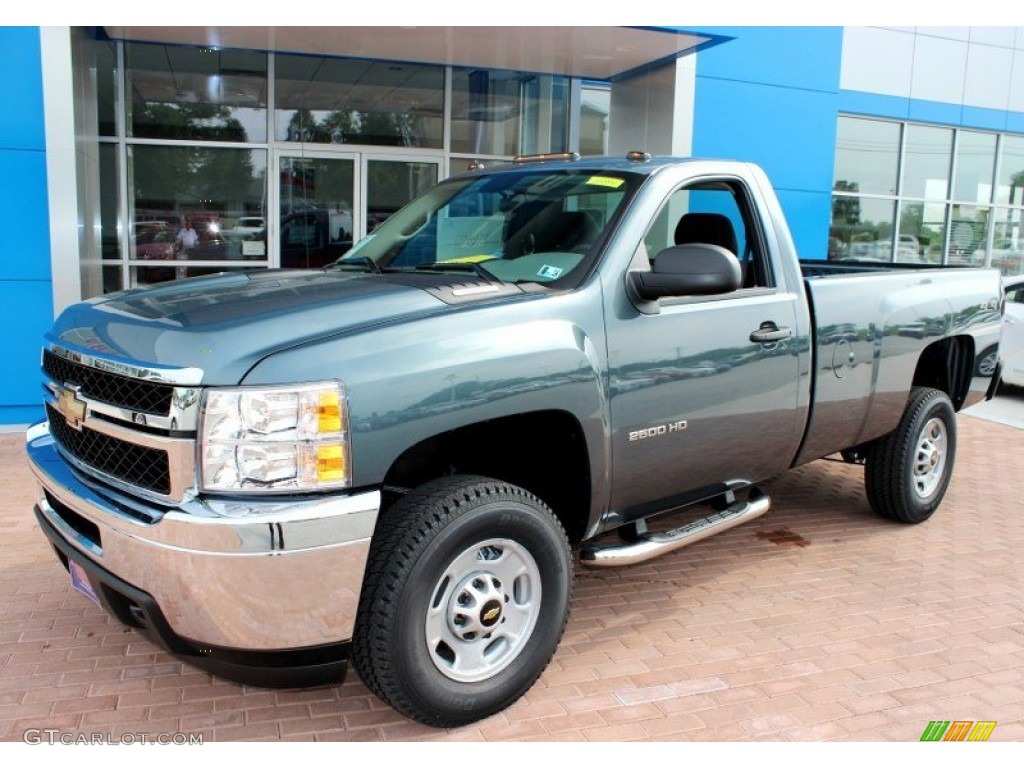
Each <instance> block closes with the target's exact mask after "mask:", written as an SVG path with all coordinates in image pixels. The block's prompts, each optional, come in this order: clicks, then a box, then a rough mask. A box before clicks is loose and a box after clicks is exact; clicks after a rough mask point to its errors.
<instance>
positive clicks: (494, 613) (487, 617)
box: [483, 608, 501, 622]
mask: <svg viewBox="0 0 1024 768" xmlns="http://www.w3.org/2000/svg"><path fill="white" fill-rule="evenodd" d="M499 613H501V608H491V610H489V611H487V612H486V613H485V614H484V616H483V619H484V621H485V622H488V621H494V620H495V619H496V618H497V617H498V614H499Z"/></svg>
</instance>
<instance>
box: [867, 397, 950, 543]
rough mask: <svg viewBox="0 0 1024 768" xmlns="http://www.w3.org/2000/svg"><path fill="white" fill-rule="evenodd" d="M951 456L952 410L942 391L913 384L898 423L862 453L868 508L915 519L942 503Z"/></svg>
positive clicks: (901, 519)
mask: <svg viewBox="0 0 1024 768" xmlns="http://www.w3.org/2000/svg"><path fill="white" fill-rule="evenodd" d="M955 458H956V413H955V412H954V411H953V405H952V403H950V401H949V398H948V397H947V396H946V394H945V393H944V392H940V391H939V390H937V389H929V388H926V387H915V388H914V389H913V390H912V391H911V393H910V398H909V400H908V401H907V407H906V409H905V410H904V412H903V417H902V418H901V419H900V423H899V426H897V427H896V429H895V430H893V431H892V432H891V433H889V434H888V435H886V436H885V437H882V438H879V439H878V440H876V441H875V442H874V443H873V444H872V446H871V448H870V451H869V453H868V456H867V463H866V467H865V470H864V484H865V488H866V490H867V496H868V502H869V503H870V504H871V508H872V509H873V510H874V511H875V512H876V513H878V514H879V515H881V516H882V517H885V518H888V519H890V520H895V521H897V522H900V523H920V522H923V521H925V520H927V519H928V518H929V517H931V516H932V513H933V512H935V510H936V509H937V508H938V506H939V504H940V503H941V502H942V498H943V496H945V494H946V488H947V487H948V486H949V480H950V478H951V477H952V475H953V463H954V460H955Z"/></svg>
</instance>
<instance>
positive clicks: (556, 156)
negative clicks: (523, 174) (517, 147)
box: [512, 152, 580, 165]
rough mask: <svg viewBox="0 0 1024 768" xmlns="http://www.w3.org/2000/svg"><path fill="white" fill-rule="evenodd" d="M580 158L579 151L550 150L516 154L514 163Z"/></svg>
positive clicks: (548, 161) (574, 159) (522, 163)
mask: <svg viewBox="0 0 1024 768" xmlns="http://www.w3.org/2000/svg"><path fill="white" fill-rule="evenodd" d="M579 159H580V153H579V152H550V153H548V154H543V155H516V156H515V158H513V160H512V164H513V165H525V164H526V163H551V162H555V161H558V160H571V161H576V160H579Z"/></svg>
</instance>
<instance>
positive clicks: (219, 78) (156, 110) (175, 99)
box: [125, 43, 267, 142]
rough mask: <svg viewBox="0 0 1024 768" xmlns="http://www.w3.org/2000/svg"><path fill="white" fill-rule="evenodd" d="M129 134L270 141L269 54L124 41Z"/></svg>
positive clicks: (153, 137) (216, 139)
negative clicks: (268, 121) (268, 109)
mask: <svg viewBox="0 0 1024 768" xmlns="http://www.w3.org/2000/svg"><path fill="white" fill-rule="evenodd" d="M125 68H126V69H127V73H126V75H127V86H126V87H127V92H128V94H130V97H129V102H130V104H129V106H130V115H129V120H128V135H129V136H135V137H140V138H149V139H190V140H210V141H252V142H264V141H266V140H267V55H266V54H265V53H251V52H248V51H222V50H219V49H217V48H194V47H191V46H178V45H150V44H141V43H131V44H127V45H125Z"/></svg>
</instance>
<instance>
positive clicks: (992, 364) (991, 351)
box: [974, 344, 999, 379]
mask: <svg viewBox="0 0 1024 768" xmlns="http://www.w3.org/2000/svg"><path fill="white" fill-rule="evenodd" d="M998 362H999V347H998V345H995V344H993V345H992V346H991V347H988V348H987V349H985V351H984V352H982V353H981V354H980V355H978V362H977V363H976V364H975V366H974V375H975V376H984V377H985V378H986V379H991V378H992V377H993V376H995V373H996V365H997V364H998Z"/></svg>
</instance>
